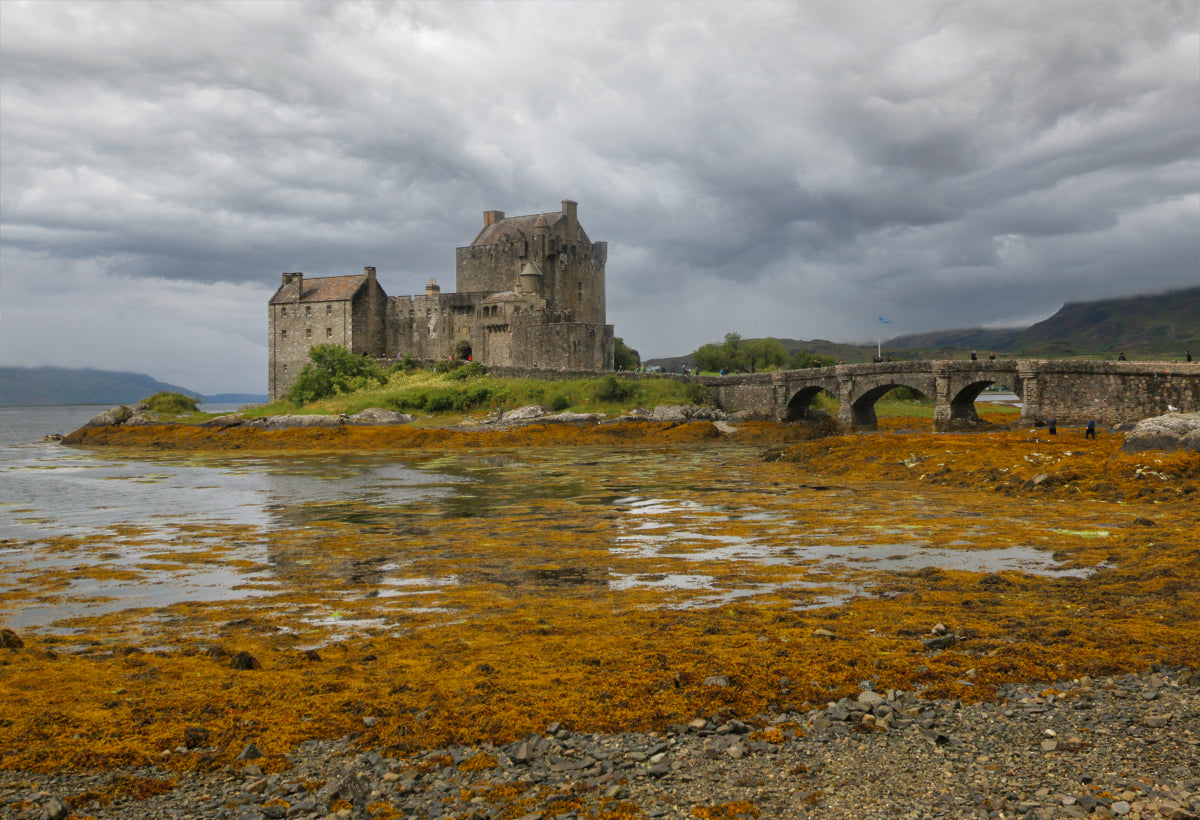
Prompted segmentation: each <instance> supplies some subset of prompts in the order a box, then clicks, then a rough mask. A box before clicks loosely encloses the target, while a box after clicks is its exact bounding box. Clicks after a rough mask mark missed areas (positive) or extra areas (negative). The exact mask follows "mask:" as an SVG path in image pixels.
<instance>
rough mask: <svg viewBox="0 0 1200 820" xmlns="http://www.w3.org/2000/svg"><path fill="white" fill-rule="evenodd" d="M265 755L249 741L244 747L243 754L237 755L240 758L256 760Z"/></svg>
mask: <svg viewBox="0 0 1200 820" xmlns="http://www.w3.org/2000/svg"><path fill="white" fill-rule="evenodd" d="M262 756H263V753H262V750H261V749H259V748H258V747H257V746H255V745H254V744H253V743H247V744H246V748H244V749H242V751H241V754H239V755H238V756H237V759H238V760H255V759H256V758H260V757H262Z"/></svg>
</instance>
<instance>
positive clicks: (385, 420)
mask: <svg viewBox="0 0 1200 820" xmlns="http://www.w3.org/2000/svg"><path fill="white" fill-rule="evenodd" d="M342 418H343V419H344V420H345V422H346V424H355V425H372V426H375V425H383V424H410V423H411V422H412V421H413V418H414V417H413V416H410V415H409V414H408V413H397V412H396V411H395V410H384V409H383V408H382V407H368V408H367V409H366V410H359V411H358V412H357V413H354V414H352V415H349V416H343V417H342Z"/></svg>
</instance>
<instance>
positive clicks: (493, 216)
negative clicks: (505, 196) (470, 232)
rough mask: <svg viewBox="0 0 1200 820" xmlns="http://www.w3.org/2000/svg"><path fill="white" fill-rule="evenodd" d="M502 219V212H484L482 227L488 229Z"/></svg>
mask: <svg viewBox="0 0 1200 820" xmlns="http://www.w3.org/2000/svg"><path fill="white" fill-rule="evenodd" d="M501 219H504V211H484V212H483V227H485V228H488V227H491V226H492V225H495V224H496V223H497V222H499V221H500V220H501Z"/></svg>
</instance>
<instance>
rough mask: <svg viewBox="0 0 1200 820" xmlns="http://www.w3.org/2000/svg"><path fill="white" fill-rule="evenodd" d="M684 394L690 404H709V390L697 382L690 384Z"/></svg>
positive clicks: (685, 388)
mask: <svg viewBox="0 0 1200 820" xmlns="http://www.w3.org/2000/svg"><path fill="white" fill-rule="evenodd" d="M683 392H684V393H685V394H686V395H687V400H688V402H689V403H690V404H708V388H707V387H705V386H704V385H702V384H698V383H697V382H688V383H687V384H686V385H685V386H684V388H683Z"/></svg>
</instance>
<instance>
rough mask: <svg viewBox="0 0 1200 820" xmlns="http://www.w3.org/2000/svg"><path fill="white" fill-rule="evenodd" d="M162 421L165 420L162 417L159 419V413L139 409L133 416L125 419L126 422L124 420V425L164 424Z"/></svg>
mask: <svg viewBox="0 0 1200 820" xmlns="http://www.w3.org/2000/svg"><path fill="white" fill-rule="evenodd" d="M135 409H136V408H135ZM162 423H163V422H162V420H161V419H159V417H158V414H157V413H151V412H148V411H145V412H144V411H142V410H137V412H135V413H134V414H133V415H132V416H130V417H129V418H127V419H125V421H124V422H122V424H124V426H126V427H145V426H146V425H150V424H162Z"/></svg>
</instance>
